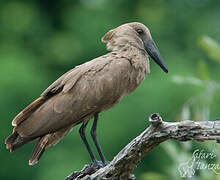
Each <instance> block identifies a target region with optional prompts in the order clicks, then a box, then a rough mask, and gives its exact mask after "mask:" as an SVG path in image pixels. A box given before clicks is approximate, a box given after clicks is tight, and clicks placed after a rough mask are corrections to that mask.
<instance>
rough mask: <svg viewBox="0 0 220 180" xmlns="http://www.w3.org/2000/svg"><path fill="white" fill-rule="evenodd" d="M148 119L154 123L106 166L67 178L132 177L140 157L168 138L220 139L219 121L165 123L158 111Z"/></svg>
mask: <svg viewBox="0 0 220 180" xmlns="http://www.w3.org/2000/svg"><path fill="white" fill-rule="evenodd" d="M149 121H150V123H151V125H150V126H149V127H148V128H147V129H146V130H145V131H144V132H142V133H141V134H140V135H139V136H137V137H136V138H135V139H133V140H132V141H131V142H130V143H129V144H128V145H127V146H126V147H124V148H123V149H122V150H121V151H120V152H119V153H118V154H117V155H116V156H115V157H114V159H113V160H112V161H111V162H110V163H109V164H108V165H107V166H105V167H104V168H100V169H98V170H97V169H91V166H89V165H86V166H85V167H84V168H83V169H82V170H81V171H79V172H74V173H72V174H71V175H70V176H68V177H67V178H66V180H73V179H82V180H89V179H98V180H104V179H105V180H106V179H108V180H115V179H132V180H133V179H135V176H134V175H133V174H132V172H133V170H134V169H135V168H136V166H137V164H138V163H139V161H140V160H141V158H142V157H143V156H145V155H146V154H147V153H148V152H149V151H151V150H152V149H153V148H154V147H156V146H158V145H159V144H160V143H162V142H164V141H166V140H168V139H175V140H178V141H190V140H196V141H200V142H203V141H206V140H216V142H217V143H219V142H220V121H201V122H194V121H190V120H185V121H181V122H164V121H163V120H162V118H161V116H160V115H159V114H158V113H155V114H152V115H151V116H150V117H149Z"/></svg>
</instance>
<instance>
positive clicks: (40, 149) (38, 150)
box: [29, 137, 47, 166]
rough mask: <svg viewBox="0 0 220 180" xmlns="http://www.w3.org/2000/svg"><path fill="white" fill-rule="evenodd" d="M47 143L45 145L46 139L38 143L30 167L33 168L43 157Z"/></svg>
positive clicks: (41, 139) (30, 160)
mask: <svg viewBox="0 0 220 180" xmlns="http://www.w3.org/2000/svg"><path fill="white" fill-rule="evenodd" d="M46 145H47V144H46V143H44V137H42V138H40V139H39V141H38V143H37V144H36V146H35V148H34V151H33V152H32V155H31V157H30V159H29V165H30V166H33V165H35V164H36V163H38V161H39V159H40V157H41V156H42V155H43V153H44V151H45V149H46Z"/></svg>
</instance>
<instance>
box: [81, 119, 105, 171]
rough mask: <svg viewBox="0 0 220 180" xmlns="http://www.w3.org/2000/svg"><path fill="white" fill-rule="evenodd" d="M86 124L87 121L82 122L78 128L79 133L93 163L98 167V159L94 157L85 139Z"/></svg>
mask: <svg viewBox="0 0 220 180" xmlns="http://www.w3.org/2000/svg"><path fill="white" fill-rule="evenodd" d="M87 124H88V122H86V123H83V124H82V126H81V127H80V128H79V134H80V136H81V138H82V140H83V142H84V144H85V145H86V149H87V150H88V152H89V155H90V157H91V159H92V161H93V163H94V165H95V166H96V165H97V166H98V167H100V166H101V165H100V163H99V161H98V160H97V159H96V157H95V155H94V153H93V152H92V149H91V147H90V145H89V143H88V141H87V139H86V134H85V130H86V126H87Z"/></svg>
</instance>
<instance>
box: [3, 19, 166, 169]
mask: <svg viewBox="0 0 220 180" xmlns="http://www.w3.org/2000/svg"><path fill="white" fill-rule="evenodd" d="M102 42H105V43H107V49H108V50H111V52H110V53H108V54H106V55H103V56H101V57H98V58H95V59H93V60H91V61H89V62H86V63H84V64H82V65H79V66H76V67H75V68H73V69H71V70H70V71H68V72H67V73H65V74H64V75H63V76H61V77H60V78H59V79H57V80H56V81H55V82H54V83H53V84H51V85H50V86H49V87H48V88H47V89H46V90H45V91H44V92H43V93H42V94H41V96H40V97H39V98H38V99H36V100H35V101H34V102H32V103H31V104H30V105H29V106H27V107H26V108H25V109H24V110H23V111H21V112H20V113H19V114H18V115H17V116H16V117H15V118H14V119H13V121H12V125H13V126H15V128H14V130H13V133H12V134H11V135H10V136H9V137H8V138H7V139H6V140H5V143H6V147H7V148H8V149H10V151H11V152H13V151H15V150H16V149H17V148H19V147H21V146H22V145H23V144H25V143H28V142H30V141H33V140H37V141H38V143H37V144H36V147H35V149H34V151H33V153H32V155H31V157H30V160H29V164H30V165H34V164H36V163H37V162H38V160H39V159H40V157H41V156H42V154H43V152H44V151H45V150H46V149H47V148H49V147H50V146H52V145H55V144H57V143H58V142H59V141H60V140H61V139H62V138H63V137H64V136H65V135H66V134H67V133H69V131H70V130H71V129H72V128H73V127H74V126H76V125H77V124H79V123H82V125H81V127H80V129H79V133H80V136H81V138H82V140H83V142H84V143H85V145H86V148H87V150H88V152H89V154H90V156H91V158H92V161H93V162H94V164H96V165H99V166H103V165H105V164H106V159H105V157H104V155H103V153H102V150H101V147H100V145H99V143H98V140H97V138H96V126H97V121H98V116H99V113H101V112H102V111H104V110H107V109H109V108H111V107H113V106H114V105H115V104H117V103H118V102H119V101H120V100H121V99H122V97H124V96H125V95H126V94H128V93H131V92H132V91H134V90H135V89H136V88H137V87H138V86H139V85H140V84H141V82H142V81H143V80H144V79H145V76H146V74H147V73H150V65H149V57H148V55H149V56H151V57H152V59H154V61H155V62H156V63H157V64H158V65H159V66H160V67H161V68H162V69H163V70H164V71H165V72H166V73H167V72H168V69H167V67H166V65H165V63H164V61H163V59H162V58H161V56H160V53H159V50H158V48H157V46H156V45H155V43H154V41H153V39H152V37H151V34H150V31H149V29H148V28H147V27H146V26H145V25H143V24H141V23H138V22H133V23H128V24H123V25H121V26H119V27H117V28H115V29H112V30H110V31H109V32H108V33H106V34H105V35H104V37H103V38H102ZM92 117H94V123H93V126H92V128H91V136H92V139H93V141H94V143H95V146H96V148H97V150H98V153H99V155H100V158H101V161H102V162H99V161H97V159H96V157H95V155H94V153H93V151H92V150H91V147H90V145H89V144H88V141H87V139H86V136H85V129H86V126H87V124H88V121H89V120H90V119H91V118H92Z"/></svg>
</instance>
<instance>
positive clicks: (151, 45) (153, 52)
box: [144, 38, 168, 73]
mask: <svg viewBox="0 0 220 180" xmlns="http://www.w3.org/2000/svg"><path fill="white" fill-rule="evenodd" d="M144 47H145V50H146V51H147V53H148V54H149V55H150V56H151V57H152V59H153V60H154V61H155V62H156V63H157V64H158V65H159V66H160V67H161V68H162V69H163V71H164V72H166V73H168V69H167V66H166V64H165V62H164V60H163V59H162V57H161V56H160V52H159V50H158V48H157V46H156V44H155V42H154V41H153V39H150V38H148V39H146V40H145V41H144Z"/></svg>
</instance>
